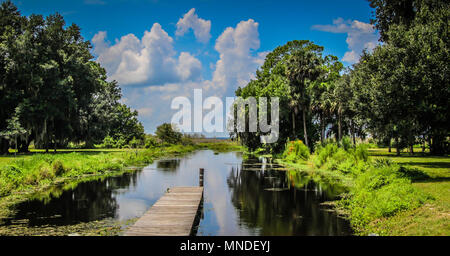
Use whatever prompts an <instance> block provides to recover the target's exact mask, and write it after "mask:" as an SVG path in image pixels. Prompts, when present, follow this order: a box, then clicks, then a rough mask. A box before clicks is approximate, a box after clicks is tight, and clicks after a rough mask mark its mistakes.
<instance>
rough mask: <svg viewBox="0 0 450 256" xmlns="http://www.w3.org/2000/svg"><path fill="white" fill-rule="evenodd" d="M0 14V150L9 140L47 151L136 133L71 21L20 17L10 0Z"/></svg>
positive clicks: (133, 116)
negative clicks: (31, 144)
mask: <svg viewBox="0 0 450 256" xmlns="http://www.w3.org/2000/svg"><path fill="white" fill-rule="evenodd" d="M0 13H1V15H0V23H1V28H0V35H1V37H0V56H1V57H0V73H1V74H2V75H1V77H0V109H1V111H0V132H2V134H3V136H2V137H1V138H0V154H4V153H7V152H8V148H9V144H12V143H11V142H15V144H16V146H17V147H18V150H19V151H22V152H24V151H28V146H29V144H30V142H31V141H33V142H34V145H35V147H36V148H46V149H49V148H56V147H64V146H65V145H67V144H68V143H69V142H73V143H76V144H79V143H80V142H85V146H86V147H92V146H93V145H94V144H95V143H101V141H102V140H103V139H104V138H105V137H106V136H107V135H109V136H111V137H113V138H114V139H115V140H120V139H123V140H124V142H123V143H121V144H123V145H126V144H128V142H129V141H130V140H131V139H132V138H133V137H136V138H138V139H141V138H142V137H143V134H144V129H143V127H142V124H140V122H139V121H138V120H137V112H136V111H131V109H130V108H128V107H127V106H125V105H124V104H121V103H120V102H119V100H120V98H121V91H120V88H119V86H118V84H117V82H115V81H113V82H108V81H107V76H106V71H105V70H104V69H103V68H102V67H101V66H100V65H99V64H98V63H97V62H96V61H94V58H93V56H92V54H91V53H90V51H91V45H90V42H89V41H85V40H84V38H83V37H82V36H81V29H80V28H79V27H78V26H77V25H75V24H72V25H70V26H67V25H66V23H65V21H64V18H63V17H62V16H61V15H59V14H53V15H49V16H47V17H46V18H44V17H43V16H42V15H34V14H33V15H30V16H29V17H26V16H22V15H21V14H20V12H19V11H18V10H17V8H16V7H15V6H14V4H12V3H11V2H10V1H6V2H2V4H1V7H0ZM7 120H9V121H8V122H7ZM7 124H8V126H9V127H8V126H7ZM24 128H26V129H24ZM8 140H9V141H8Z"/></svg>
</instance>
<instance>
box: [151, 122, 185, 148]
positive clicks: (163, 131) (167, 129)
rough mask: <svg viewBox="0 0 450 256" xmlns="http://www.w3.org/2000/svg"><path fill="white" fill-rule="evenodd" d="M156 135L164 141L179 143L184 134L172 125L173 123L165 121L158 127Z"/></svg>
mask: <svg viewBox="0 0 450 256" xmlns="http://www.w3.org/2000/svg"><path fill="white" fill-rule="evenodd" d="M155 134H156V136H157V137H158V139H159V140H160V141H161V142H162V143H168V144H179V143H181V141H182V137H183V135H182V134H181V133H180V132H178V131H177V130H176V129H174V128H173V127H172V125H171V124H168V123H165V124H162V125H160V126H158V127H157V128H156V132H155Z"/></svg>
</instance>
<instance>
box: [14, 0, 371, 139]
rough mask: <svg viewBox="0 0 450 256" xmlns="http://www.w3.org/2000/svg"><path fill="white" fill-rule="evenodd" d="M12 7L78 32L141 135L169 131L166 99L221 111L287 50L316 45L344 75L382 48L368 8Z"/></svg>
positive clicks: (149, 0)
mask: <svg viewBox="0 0 450 256" xmlns="http://www.w3.org/2000/svg"><path fill="white" fill-rule="evenodd" d="M13 2H14V3H15V4H16V5H17V7H18V8H19V10H20V12H21V13H22V14H23V15H30V14H32V13H35V14H42V15H44V16H47V15H49V14H53V13H55V12H58V13H60V14H62V15H63V16H64V18H65V20H66V23H67V24H68V25H70V24H72V23H75V24H77V25H78V26H80V27H81V29H82V35H83V37H84V38H85V39H86V40H90V41H91V43H92V46H93V48H92V54H93V56H94V57H95V60H96V61H97V62H99V63H100V64H101V65H102V66H103V67H104V68H105V69H106V71H107V74H108V77H109V78H108V79H109V80H116V81H118V83H119V85H120V87H121V89H122V93H123V99H122V102H123V103H125V104H127V105H128V106H130V107H131V108H132V109H135V110H137V111H138V112H139V120H140V121H141V122H142V123H143V124H144V127H145V131H146V132H147V133H153V132H154V131H155V130H156V127H157V126H158V125H159V124H161V123H164V122H170V121H171V119H172V116H173V115H174V114H175V113H176V112H178V111H179V110H173V109H171V103H172V100H173V99H174V98H175V97H178V96H185V97H188V98H189V99H191V98H193V90H194V89H202V90H203V99H204V98H206V97H208V96H216V97H219V98H221V99H223V101H224V102H225V97H232V96H234V91H235V90H236V89H237V87H238V86H241V87H243V86H245V85H246V84H247V83H248V81H250V79H252V78H253V77H254V76H255V71H256V70H257V68H258V67H259V66H260V65H262V63H263V62H264V58H265V56H266V54H267V53H269V52H270V51H272V50H273V49H275V48H276V47H277V46H281V45H284V44H285V43H286V42H288V41H291V40H310V41H313V42H314V43H315V44H318V45H321V46H324V48H325V50H324V54H332V55H335V56H337V57H338V58H339V59H340V60H341V61H342V62H343V63H344V65H345V66H350V65H352V64H354V63H355V62H357V61H358V59H359V56H360V54H361V53H362V51H363V49H368V50H369V51H370V50H372V49H373V48H374V47H375V46H376V45H377V44H378V43H379V42H378V38H379V35H378V32H377V31H376V30H375V29H374V28H373V27H372V26H371V25H370V24H369V23H370V19H371V18H372V15H373V9H372V8H370V6H369V3H368V2H367V1H365V0H342V1H335V0H329V1H325V0H324V1H320V0H316V1H299V0H297V1H285V0H276V1H269V0H259V1H244V0H241V1H235V0H228V1H217V0H196V1H186V0H184V1H182V0H180V1H163V0H112V1H107V0H71V1H61V0H40V1H36V0H16V1H14V0H13ZM205 135H207V136H208V137H213V136H218V137H221V136H226V135H227V134H226V133H217V132H214V133H209V134H205Z"/></svg>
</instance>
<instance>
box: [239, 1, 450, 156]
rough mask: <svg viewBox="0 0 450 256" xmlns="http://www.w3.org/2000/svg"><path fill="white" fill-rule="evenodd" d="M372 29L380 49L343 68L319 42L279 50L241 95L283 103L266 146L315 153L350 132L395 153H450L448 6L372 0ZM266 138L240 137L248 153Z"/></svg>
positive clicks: (291, 44)
mask: <svg viewBox="0 0 450 256" xmlns="http://www.w3.org/2000/svg"><path fill="white" fill-rule="evenodd" d="M369 2H370V3H369V4H370V6H371V7H373V8H375V11H374V14H375V17H374V19H373V20H372V24H373V25H374V26H375V27H376V28H377V29H378V31H379V32H380V35H381V39H380V41H382V44H381V45H380V46H377V47H376V48H375V49H374V51H373V52H371V53H369V52H367V51H365V52H363V54H362V56H361V58H360V61H359V62H358V63H356V64H355V65H353V67H352V68H349V69H348V70H344V68H343V65H342V64H341V63H340V62H339V61H338V59H337V58H336V57H335V56H323V54H322V53H323V47H321V46H318V45H315V44H314V43H313V42H310V41H307V40H302V41H291V42H288V43H287V44H286V45H284V46H280V47H278V48H276V49H275V50H274V51H273V52H271V53H269V54H268V55H267V57H266V60H265V63H264V64H263V65H262V67H261V68H260V69H259V70H258V71H257V72H256V79H254V80H252V81H251V82H250V83H248V85H247V86H245V87H243V88H238V90H237V91H236V95H237V96H241V97H243V98H247V97H250V96H253V97H256V98H258V97H271V96H272V97H275V96H278V97H279V98H280V136H279V138H280V139H279V140H278V142H277V143H274V144H268V145H265V147H267V148H268V149H270V150H272V151H276V152H280V151H281V150H282V149H283V148H284V146H285V143H286V141H287V140H289V139H290V140H294V139H302V140H303V141H304V142H305V144H306V145H307V146H308V147H309V148H311V149H312V148H313V147H314V145H315V144H316V142H318V141H321V142H323V141H324V140H325V139H327V138H330V137H333V138H336V139H337V140H339V141H340V140H341V139H342V138H343V136H345V135H350V136H351V137H353V142H355V140H356V137H361V138H363V139H364V138H367V136H368V135H371V136H372V137H373V138H375V139H376V140H377V142H378V143H379V144H382V145H384V146H389V147H391V145H392V146H394V147H396V148H397V152H399V151H400V150H402V149H404V148H408V149H409V151H410V152H411V153H413V145H414V144H416V143H421V144H423V145H428V146H429V147H430V150H431V152H432V153H434V154H442V153H448V152H449V151H450V146H449V132H450V118H449V117H450V114H449V113H450V109H449V106H450V84H449V75H450V70H449V67H450V58H449V38H450V37H449V34H448V28H449V18H450V2H449V1H443V0H401V1H387V0H370V1H369ZM260 135H261V133H260V132H259V133H249V132H244V133H236V134H234V136H237V137H239V138H240V140H241V141H242V142H243V144H245V145H246V146H247V147H249V148H250V149H256V148H258V147H261V146H263V145H262V144H261V142H260V139H259V136H260Z"/></svg>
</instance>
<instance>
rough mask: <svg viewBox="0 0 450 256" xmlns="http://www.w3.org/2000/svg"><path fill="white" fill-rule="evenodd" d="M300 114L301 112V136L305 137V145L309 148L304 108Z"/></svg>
mask: <svg viewBox="0 0 450 256" xmlns="http://www.w3.org/2000/svg"><path fill="white" fill-rule="evenodd" d="M302 112H303V135H304V137H305V145H306V146H307V147H309V144H308V133H307V131H306V111H305V108H303V110H302Z"/></svg>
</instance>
